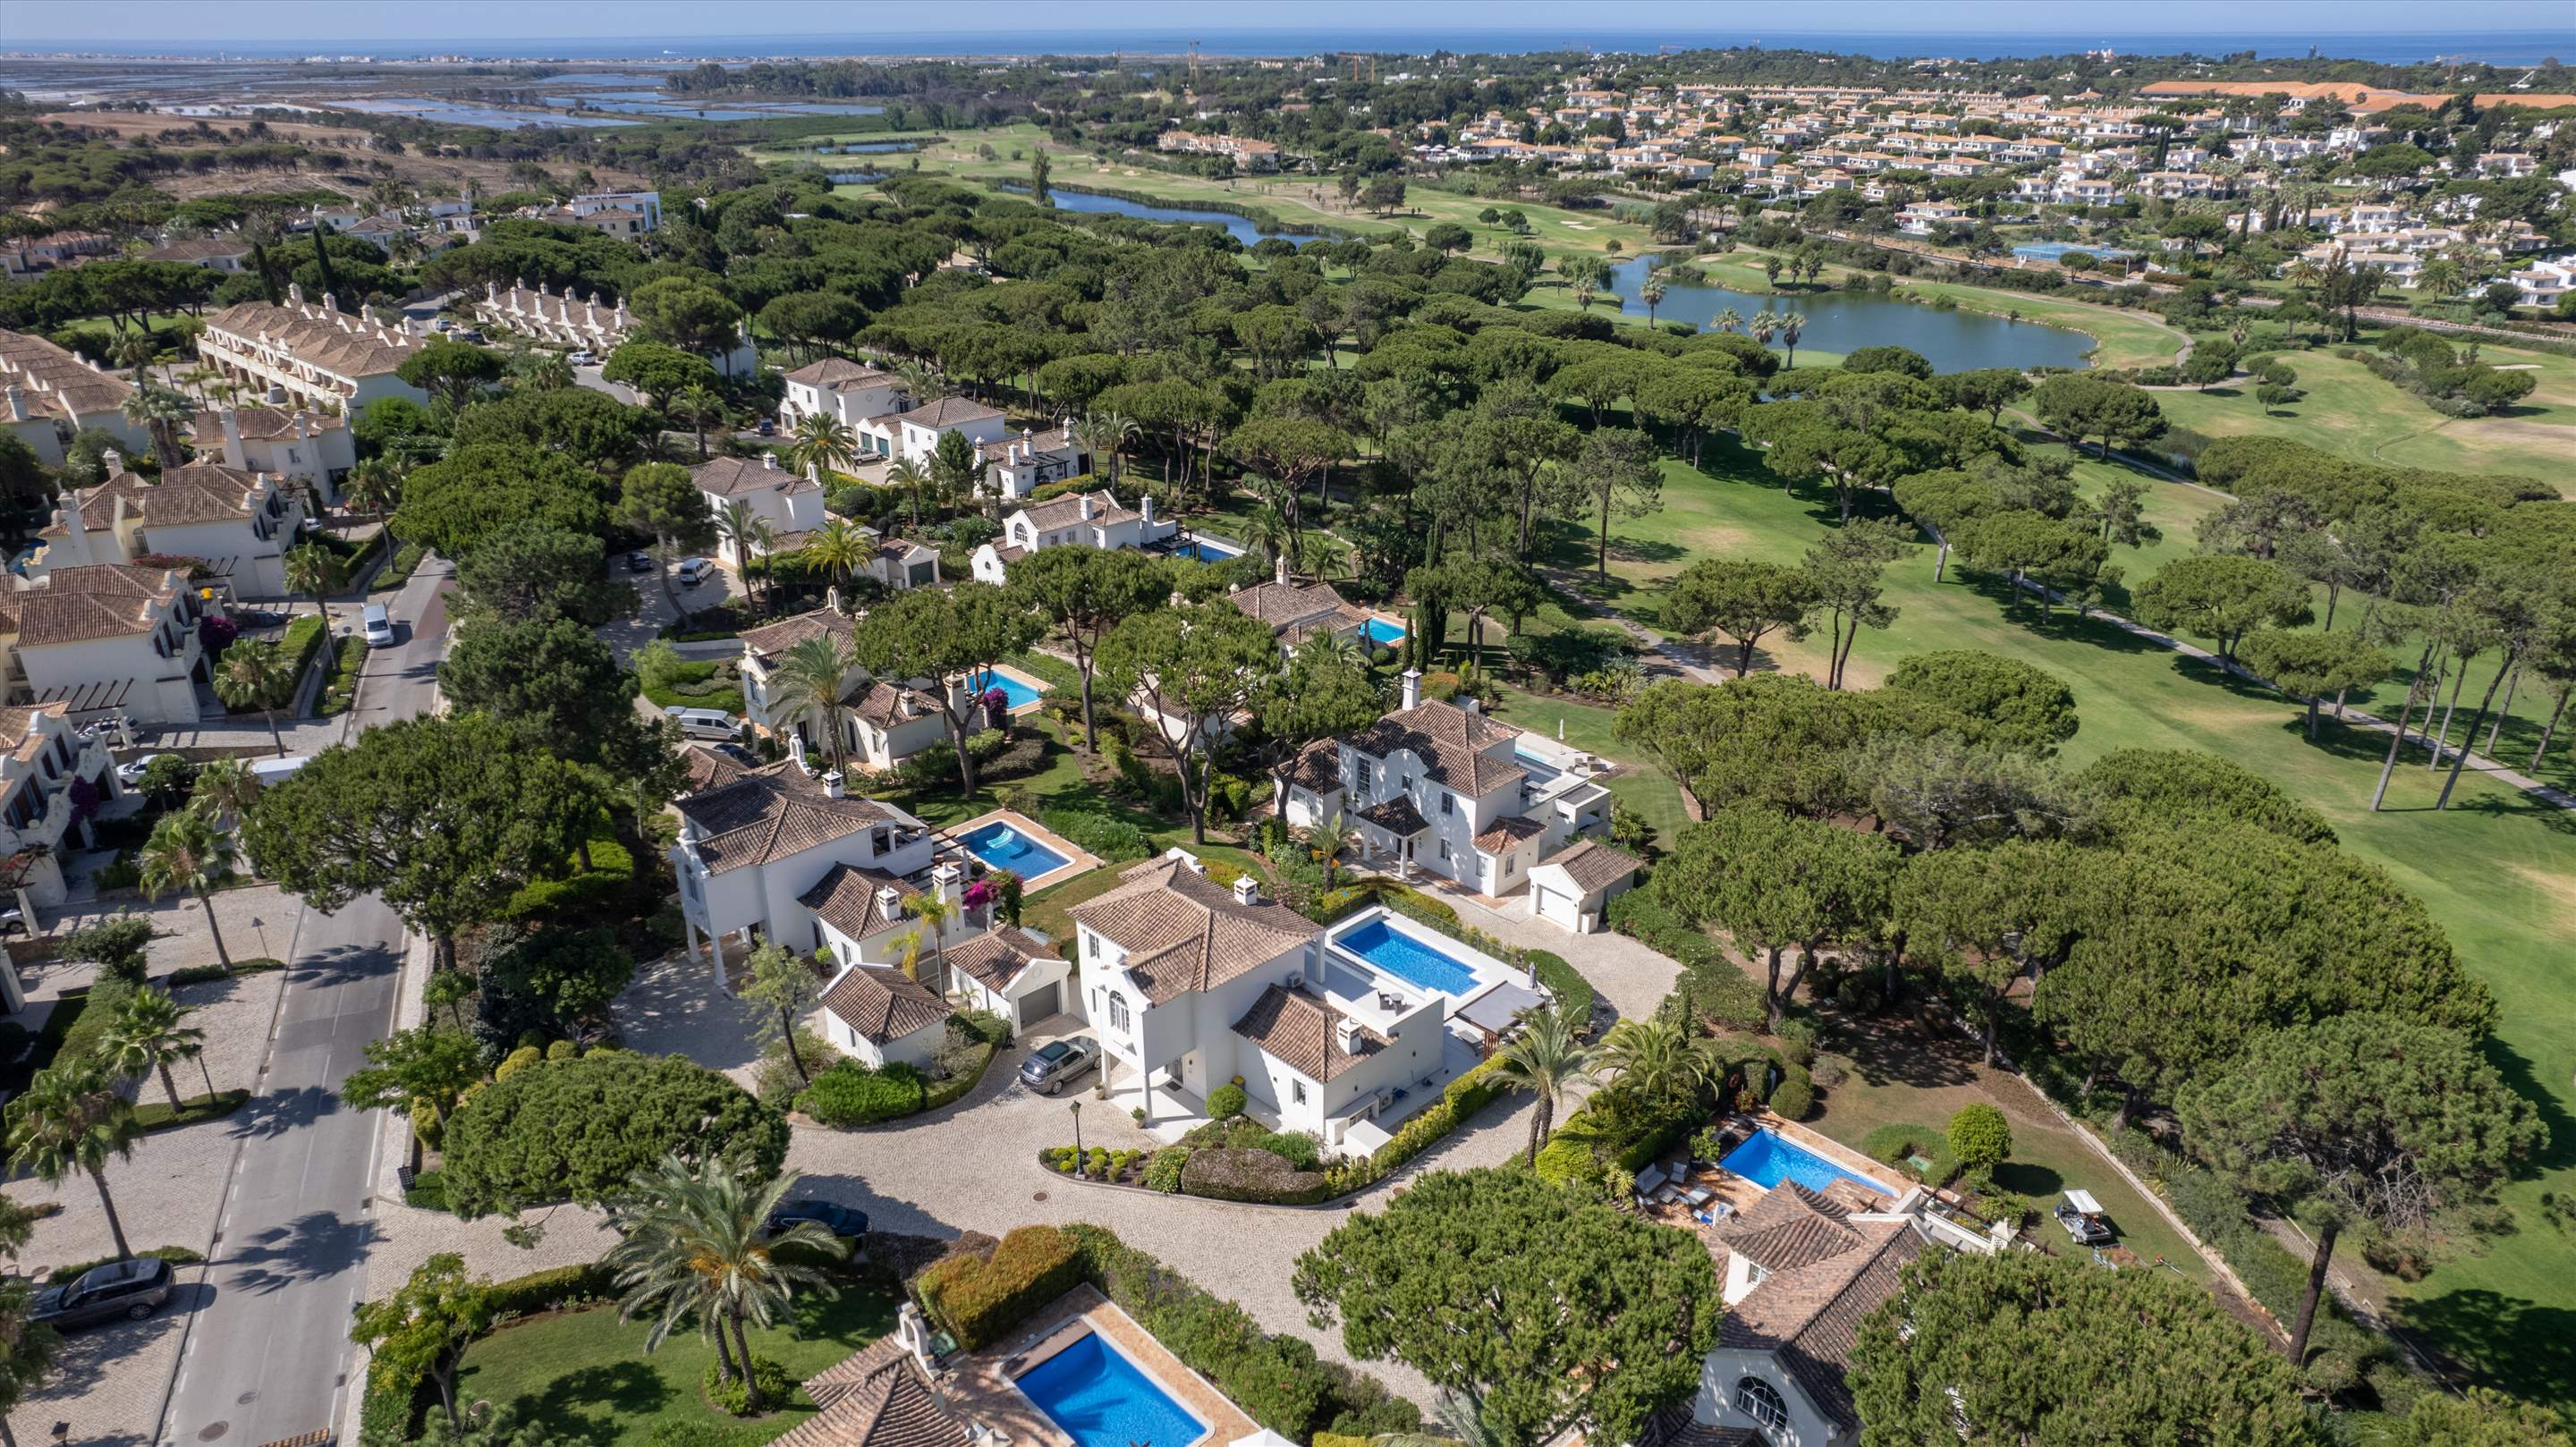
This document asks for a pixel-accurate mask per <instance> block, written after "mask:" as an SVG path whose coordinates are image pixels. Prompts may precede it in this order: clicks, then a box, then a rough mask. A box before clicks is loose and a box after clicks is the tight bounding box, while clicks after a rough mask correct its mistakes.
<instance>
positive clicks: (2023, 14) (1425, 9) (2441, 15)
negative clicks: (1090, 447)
mask: <svg viewBox="0 0 2576 1447" xmlns="http://www.w3.org/2000/svg"><path fill="white" fill-rule="evenodd" d="M0 17H5V18H0V49H20V48H36V47H43V46H48V45H55V44H59V43H62V42H65V41H74V40H95V39H102V38H107V37H113V38H115V39H116V41H117V43H118V44H119V46H120V47H134V46H136V45H138V44H142V45H146V46H148V45H149V43H150V42H149V41H146V40H144V39H143V37H152V38H153V39H158V40H165V41H167V42H169V43H170V44H171V45H172V46H174V47H176V46H202V45H219V44H223V43H225V42H235V43H238V44H241V45H243V46H245V47H253V46H274V45H281V44H297V43H301V42H305V41H310V42H312V43H313V44H314V45H315V46H316V47H317V48H319V47H321V46H323V45H325V44H328V43H333V42H371V43H378V44H383V43H389V42H396V41H411V42H418V41H422V40H442V41H448V40H452V41H470V42H478V43H480V44H482V45H485V46H490V47H492V48H495V49H498V48H502V47H503V46H505V45H507V44H509V43H511V42H522V43H524V42H533V41H541V40H547V39H581V40H594V41H596V40H607V39H613V38H616V37H621V36H628V37H635V38H638V39H643V38H647V37H649V38H653V39H675V38H687V39H699V40H714V39H723V38H728V37H735V38H740V39H742V40H744V41H745V42H751V41H754V40H757V39H760V38H764V37H767V38H780V37H789V36H793V37H798V38H803V39H820V38H823V37H830V36H839V35H847V36H852V37H857V36H863V35H867V34H878V35H885V36H889V37H892V36H901V35H912V34H943V33H944V34H955V33H957V32H958V31H959V30H960V29H961V24H960V22H961V18H968V17H971V20H970V23H971V24H972V26H973V33H974V34H976V35H977V36H978V37H981V38H982V41H981V48H988V49H992V50H1004V49H1010V48H1013V46H1012V43H1011V42H1012V36H1013V34H1014V32H1022V31H1027V32H1039V33H1045V34H1051V35H1061V34H1065V33H1068V32H1081V33H1084V34H1096V35H1098V36H1100V37H1101V40H1102V42H1103V43H1104V44H1112V43H1114V42H1115V41H1116V39H1117V37H1118V35H1119V33H1120V32H1122V31H1150V32H1154V33H1157V34H1165V35H1168V34H1170V33H1173V31H1174V30H1175V27H1182V28H1186V29H1188V30H1189V32H1190V33H1192V34H1194V35H1200V36H1204V37H1206V38H1207V39H1208V40H1209V42H1210V43H1211V44H1212V45H1213V44H1215V43H1216V41H1217V38H1218V37H1221V36H1223V35H1225V34H1227V33H1229V32H1233V31H1247V30H1269V31H1274V32H1275V31H1279V30H1295V31H1299V32H1309V31H1312V32H1316V33H1318V34H1324V35H1329V36H1330V37H1332V40H1333V42H1334V44H1335V45H1336V46H1337V47H1341V48H1359V47H1361V46H1364V44H1365V42H1366V39H1367V37H1368V36H1369V35H1370V34H1372V33H1380V32H1390V31H1401V32H1404V33H1406V34H1408V35H1414V36H1418V35H1420V34H1421V33H1423V32H1424V31H1426V30H1438V29H1441V28H1443V27H1448V26H1454V27H1456V29H1457V30H1458V31H1459V34H1460V38H1461V40H1462V41H1465V40H1470V39H1471V38H1472V36H1473V35H1474V34H1475V33H1477V32H1480V31H1481V32H1487V33H1492V32H1512V31H1523V32H1529V31H1538V32H1547V33H1554V32H1557V31H1567V32H1568V34H1569V38H1579V37H1576V36H1574V35H1573V33H1572V32H1574V31H1579V30H1582V29H1585V28H1587V27H1590V28H1593V29H1596V30H1599V31H1602V32H1605V33H1607V32H1613V31H1615V32H1617V33H1621V34H1628V35H1634V34H1638V33H1641V32H1645V31H1651V30H1653V29H1655V28H1657V27H1659V26H1668V27H1671V28H1673V29H1675V30H1679V31H1687V32H1690V33H1694V34H1705V33H1707V32H1710V31H1713V30H1740V31H1741V32H1742V33H1744V34H1745V35H1746V36H1747V37H1758V36H1759V35H1761V34H1762V33H1764V32H1766V31H1769V32H1775V33H1786V32H1791V31H1795V32H1799V33H1810V34H1811V33H1816V32H1845V33H1876V34H1887V33H1898V34H1910V33H1920V34H1922V35H1923V36H1924V37H1925V38H1926V41H1927V43H1934V44H1937V42H1938V40H1939V38H1940V37H1943V36H1956V35H1995V34H2003V33H2011V32H2021V31H2035V32H2040V33H2059V34H2080V33H2082V32H2084V31H2086V30H2088V29H2099V30H2101V31H2103V32H2104V33H2106V34H2117V35H2120V36H2148V35H2153V36H2172V37H2174V38H2176V39H2177V40H2183V41H2189V42H2191V43H2192V44H2193V45H2194V46H2195V47H2196V48H2199V49H2203V50H2210V49H2218V48H2222V47H2223V45H2224V42H2225V40H2226V38H2227V37H2228V36H2230V35H2261V36H2267V37H2278V36H2283V35H2312V36H2313V37H2314V38H2315V41H2316V43H2317V44H2318V45H2319V46H2321V47H2322V48H2324V49H2325V50H2326V51H2327V52H2329V53H2332V52H2333V50H2334V49H2335V45H2334V41H2335V39H2336V38H2337V37H2339V36H2363V35H2389V34H2398V35H2407V34H2424V33H2434V32H2442V31H2451V32H2461V31H2488V30H2564V31H2567V32H2569V34H2570V37H2571V40H2576V0H2436V3H2431V4H2428V3H2425V0H2155V3H2146V4H2139V3H2122V4H2117V5H2113V4H2098V5H2097V4H2092V3H2088V0H1833V3H1827V4H1806V5H1782V4H1779V3H1778V0H1622V3H1620V4H1619V5H1618V6H1617V7H1616V8H1615V9H1614V8H1612V7H1609V6H1599V7H1584V6H1570V5H1568V4H1567V3H1565V0H1474V3H1463V0H1450V3H1411V4H1407V3H1388V0H1268V3H1260V4H1255V3H1251V0H1233V3H1228V4H1215V5H1211V4H1208V3H1205V0H1088V3H1084V4H1081V5H1079V6H1075V5H1068V4H1065V3H1063V0H977V3H975V4H974V5H972V6H971V7H969V8H965V9H960V8H958V7H953V6H946V5H923V4H917V3H909V0H871V3H855V4H854V3H851V0H754V3H742V0H713V3H710V0H117V3H115V4H113V5H108V6H102V5H95V4H91V5H75V4H59V3H54V4H48V3H44V0H0ZM103 22H105V24H106V35H105V36H102V23H103ZM747 48H748V46H747ZM2571 50H2576V46H2571Z"/></svg>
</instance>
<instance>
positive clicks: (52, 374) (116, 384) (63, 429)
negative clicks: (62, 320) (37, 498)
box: [0, 331, 152, 467]
mask: <svg viewBox="0 0 2576 1447" xmlns="http://www.w3.org/2000/svg"><path fill="white" fill-rule="evenodd" d="M133 395H134V384H133V383H132V382H131V381H128V380H127V379H126V378H125V377H123V376H121V375H119V374H118V373H115V372H111V371H108V370H107V369H106V368H104V367H100V366H98V365H96V364H94V363H91V362H85V361H82V360H81V359H80V358H79V357H77V356H74V355H73V354H71V353H70V352H67V351H65V350H63V349H62V348H61V347H58V346H55V345H54V344H53V343H52V342H49V341H47V340H45V339H44V338H43V337H37V336H29V335H28V334H27V333H25V332H11V331H0V427H5V428H7V429H8V430H9V431H11V432H14V433H16V434H17V435H18V440H19V441H21V442H24V443H26V444H27V445H28V446H29V447H30V448H33V449H34V450H35V453H36V457H37V459H38V460H39V461H42V462H43V463H44V464H45V465H46V466H48V467H60V466H61V465H62V461H63V444H64V443H66V442H69V441H70V440H71V438H72V434H73V433H75V432H78V431H79V430H80V429H82V428H84V427H104V428H106V429H107V430H108V431H109V432H112V433H114V434H115V435H116V436H117V438H118V439H119V440H120V441H122V442H124V443H125V444H126V445H127V446H128V447H149V446H151V445H152V439H151V437H150V436H149V435H148V434H146V433H145V432H144V430H143V429H142V428H140V427H137V426H135V425H134V424H133V423H131V422H128V421H127V420H125V412H124V407H125V399H127V398H128V397H131V396H133Z"/></svg>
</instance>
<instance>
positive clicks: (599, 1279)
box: [486, 1261, 617, 1317]
mask: <svg viewBox="0 0 2576 1447" xmlns="http://www.w3.org/2000/svg"><path fill="white" fill-rule="evenodd" d="M616 1296H617V1271H616V1268H614V1267H612V1266H609V1265H608V1264H607V1263H605V1262H600V1261H591V1262H585V1263H583V1264H581V1265H578V1266H557V1267H554V1268H552V1269H550V1270H546V1271H531V1272H529V1273H528V1274H527V1275H525V1276H514V1277H511V1278H510V1279H509V1280H507V1281H496V1282H494V1283H492V1287H491V1291H490V1293H489V1295H488V1296H487V1297H486V1300H488V1301H490V1302H491V1304H492V1314H493V1315H494V1316H495V1317H501V1316H533V1315H535V1314H536V1313H538V1312H541V1311H552V1310H554V1309H555V1308H556V1307H559V1306H564V1305H567V1304H571V1303H577V1302H585V1301H610V1300H614V1299H615V1298H616Z"/></svg>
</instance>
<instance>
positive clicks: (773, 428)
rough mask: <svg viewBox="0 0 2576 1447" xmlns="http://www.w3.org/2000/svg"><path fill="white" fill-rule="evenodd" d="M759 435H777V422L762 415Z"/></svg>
mask: <svg viewBox="0 0 2576 1447" xmlns="http://www.w3.org/2000/svg"><path fill="white" fill-rule="evenodd" d="M760 435H761V436H763V437H775V436H777V435H778V424H777V423H776V422H775V421H772V420H771V419H769V418H767V417H763V418H761V419H760Z"/></svg>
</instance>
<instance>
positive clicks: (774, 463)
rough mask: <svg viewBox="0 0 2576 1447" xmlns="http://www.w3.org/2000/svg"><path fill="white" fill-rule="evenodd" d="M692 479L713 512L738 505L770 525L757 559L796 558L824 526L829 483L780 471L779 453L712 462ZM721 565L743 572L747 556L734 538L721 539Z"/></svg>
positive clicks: (691, 473) (698, 469) (695, 469)
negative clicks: (786, 555) (772, 556)
mask: <svg viewBox="0 0 2576 1447" xmlns="http://www.w3.org/2000/svg"><path fill="white" fill-rule="evenodd" d="M689 476H690V477H691V478H693V479H695V480H696V482H697V484H698V491H700V492H702V493H704V494H706V498H707V511H708V512H710V513H713V514H717V515H721V514H722V513H723V512H724V509H725V504H727V503H734V502H738V503H741V504H743V505H744V506H745V507H747V508H749V509H750V510H751V515H752V516H753V517H756V518H758V519H760V520H761V521H762V522H764V523H767V524H768V525H769V530H770V537H769V539H768V541H767V542H765V543H758V542H756V543H754V544H753V545H752V552H753V553H754V555H755V556H767V555H768V554H771V553H792V552H794V551H796V550H797V549H799V548H801V547H803V546H805V543H806V541H807V540H808V539H809V538H811V537H812V536H813V534H814V532H815V530H817V529H819V528H821V527H822V526H823V522H824V513H823V484H822V483H821V482H820V481H819V480H817V479H816V478H815V477H814V475H813V474H812V473H810V472H807V473H802V474H800V473H796V472H793V471H790V470H789V469H787V468H783V467H780V466H779V465H778V454H777V453H775V452H763V453H761V454H760V456H759V457H758V458H757V459H752V458H743V457H716V458H710V459H708V460H707V461H705V462H701V463H699V464H698V465H696V466H695V467H692V468H690V469H689ZM716 561H718V562H720V563H722V564H724V565H725V566H726V567H728V568H731V569H733V570H734V571H736V572H740V571H741V570H742V564H743V559H742V556H741V554H740V552H739V551H738V550H737V549H736V547H735V545H734V540H733V539H732V538H731V537H730V536H727V537H722V538H719V539H718V540H717V543H716Z"/></svg>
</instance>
